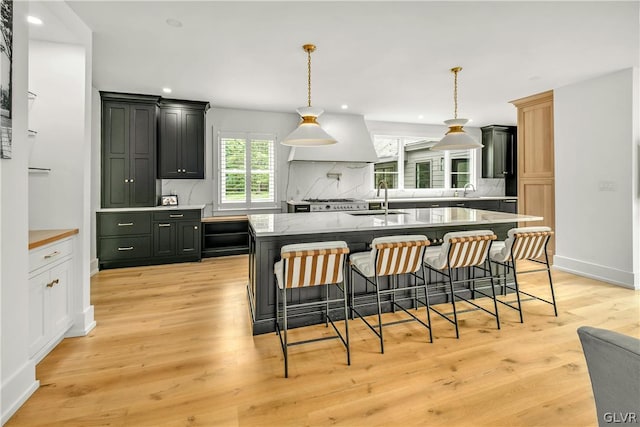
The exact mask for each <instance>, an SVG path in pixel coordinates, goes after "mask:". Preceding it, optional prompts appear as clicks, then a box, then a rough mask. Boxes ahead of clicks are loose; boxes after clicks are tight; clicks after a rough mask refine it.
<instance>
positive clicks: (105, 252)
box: [98, 236, 151, 262]
mask: <svg viewBox="0 0 640 427" xmlns="http://www.w3.org/2000/svg"><path fill="white" fill-rule="evenodd" d="M150 256H151V236H136V237H102V238H101V239H100V246H99V247H98V258H100V261H101V262H102V261H114V260H125V259H132V258H147V257H150Z"/></svg>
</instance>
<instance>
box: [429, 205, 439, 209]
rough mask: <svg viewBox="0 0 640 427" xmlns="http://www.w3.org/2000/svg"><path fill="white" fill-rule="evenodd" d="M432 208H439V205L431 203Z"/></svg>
mask: <svg viewBox="0 0 640 427" xmlns="http://www.w3.org/2000/svg"><path fill="white" fill-rule="evenodd" d="M431 207H432V208H439V207H440V205H431Z"/></svg>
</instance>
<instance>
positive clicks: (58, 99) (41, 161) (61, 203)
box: [29, 40, 85, 230]
mask: <svg viewBox="0 0 640 427" xmlns="http://www.w3.org/2000/svg"><path fill="white" fill-rule="evenodd" d="M84 64H85V52H84V48H83V47H82V46H78V45H70V44H62V43H49V42H43V41H33V40H32V41H30V42H29V90H30V91H31V92H34V93H36V94H37V98H36V99H35V100H34V101H33V102H32V105H31V108H30V111H29V127H30V128H31V129H34V130H36V131H37V132H38V134H37V135H36V136H35V137H30V138H29V140H30V141H29V142H30V146H31V155H30V157H29V165H30V166H36V167H46V168H51V172H50V173H48V174H41V173H38V174H34V173H32V174H30V175H29V228H30V229H33V230H41V229H52V228H81V226H82V220H83V213H84V211H83V198H82V194H83V187H84V179H83V169H84V161H83V160H84V159H83V154H84V150H83V146H84V113H85V105H84V104H85V97H84V89H85V80H84V77H85V69H84Z"/></svg>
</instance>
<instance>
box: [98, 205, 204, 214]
mask: <svg viewBox="0 0 640 427" xmlns="http://www.w3.org/2000/svg"><path fill="white" fill-rule="evenodd" d="M190 209H200V210H202V209H204V205H177V206H145V207H143V208H101V209H98V210H97V211H96V212H135V211H181V210H190Z"/></svg>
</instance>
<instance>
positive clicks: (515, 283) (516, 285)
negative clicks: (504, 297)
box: [507, 260, 524, 323]
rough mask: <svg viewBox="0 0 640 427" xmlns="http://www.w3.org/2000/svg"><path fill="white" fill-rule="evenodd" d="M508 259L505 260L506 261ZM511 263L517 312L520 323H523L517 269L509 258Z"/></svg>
mask: <svg viewBox="0 0 640 427" xmlns="http://www.w3.org/2000/svg"><path fill="white" fill-rule="evenodd" d="M508 262H509V261H507V263H508ZM511 264H512V265H513V284H514V285H515V287H516V298H517V299H518V313H520V323H524V319H523V317H522V302H521V301H520V286H519V285H518V270H517V269H516V262H515V261H514V260H511Z"/></svg>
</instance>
